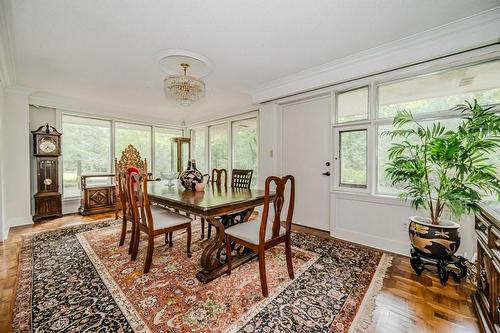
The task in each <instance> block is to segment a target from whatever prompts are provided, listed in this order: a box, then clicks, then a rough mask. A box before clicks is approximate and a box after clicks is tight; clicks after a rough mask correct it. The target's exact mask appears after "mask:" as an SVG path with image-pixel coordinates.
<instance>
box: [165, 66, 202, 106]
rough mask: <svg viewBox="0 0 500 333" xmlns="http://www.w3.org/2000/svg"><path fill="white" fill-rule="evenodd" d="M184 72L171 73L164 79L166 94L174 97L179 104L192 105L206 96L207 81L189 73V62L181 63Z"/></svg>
mask: <svg viewBox="0 0 500 333" xmlns="http://www.w3.org/2000/svg"><path fill="white" fill-rule="evenodd" d="M180 66H181V67H182V70H183V72H184V74H180V75H179V74H176V75H169V76H167V78H166V79H165V81H164V84H165V94H166V95H167V96H169V97H172V98H174V99H175V100H176V101H177V103H179V105H182V106H190V105H192V104H194V103H195V102H196V101H198V100H199V99H200V98H203V96H205V82H203V81H202V80H200V79H197V78H195V77H194V76H190V75H187V70H188V68H189V67H190V66H189V64H186V63H182V64H180Z"/></svg>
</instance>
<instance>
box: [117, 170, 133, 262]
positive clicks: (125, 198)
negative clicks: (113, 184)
mask: <svg viewBox="0 0 500 333" xmlns="http://www.w3.org/2000/svg"><path fill="white" fill-rule="evenodd" d="M127 175H129V172H127V171H123V172H119V173H118V175H117V176H118V177H117V179H118V184H117V185H118V196H119V198H120V202H121V207H122V216H123V218H122V231H121V235H120V243H119V246H122V245H123V244H124V243H125V237H126V235H127V226H128V223H129V222H131V223H132V228H131V229H132V235H131V237H130V245H129V247H128V253H129V254H131V253H132V245H133V239H134V230H135V228H134V220H133V217H132V210H131V207H130V205H131V204H130V199H129V193H128V190H127Z"/></svg>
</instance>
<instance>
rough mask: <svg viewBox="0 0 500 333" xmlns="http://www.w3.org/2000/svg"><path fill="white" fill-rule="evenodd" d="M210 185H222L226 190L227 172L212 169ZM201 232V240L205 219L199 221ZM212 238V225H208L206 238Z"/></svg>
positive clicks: (203, 233)
mask: <svg viewBox="0 0 500 333" xmlns="http://www.w3.org/2000/svg"><path fill="white" fill-rule="evenodd" d="M209 182H210V185H212V186H217V187H219V188H220V187H221V186H222V185H224V188H227V170H226V169H212V176H211V177H210V180H209ZM201 230H203V231H202V237H201V238H202V239H203V238H204V235H205V219H204V218H202V219H201ZM210 236H212V225H211V224H210V223H208V233H207V238H210Z"/></svg>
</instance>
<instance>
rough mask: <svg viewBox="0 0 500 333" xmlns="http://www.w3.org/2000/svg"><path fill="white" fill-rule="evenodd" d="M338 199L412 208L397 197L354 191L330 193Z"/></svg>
mask: <svg viewBox="0 0 500 333" xmlns="http://www.w3.org/2000/svg"><path fill="white" fill-rule="evenodd" d="M330 194H331V195H333V196H334V197H335V198H336V199H345V200H354V201H362V202H372V203H379V204H385V205H392V206H402V207H411V204H410V203H409V202H405V201H401V200H400V199H399V198H398V197H397V196H392V195H384V194H371V193H362V192H354V191H339V190H334V191H331V192H330Z"/></svg>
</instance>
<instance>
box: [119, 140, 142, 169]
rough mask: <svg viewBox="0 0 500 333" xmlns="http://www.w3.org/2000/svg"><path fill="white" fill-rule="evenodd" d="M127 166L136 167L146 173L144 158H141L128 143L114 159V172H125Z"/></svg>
mask: <svg viewBox="0 0 500 333" xmlns="http://www.w3.org/2000/svg"><path fill="white" fill-rule="evenodd" d="M129 167H136V168H137V169H139V171H140V172H141V173H142V174H146V173H148V168H147V162H146V160H144V161H143V160H142V159H141V154H140V153H139V151H138V150H137V149H136V148H135V147H134V146H133V145H128V146H127V148H125V150H124V151H122V156H121V157H120V159H119V160H117V159H115V173H117V174H118V173H119V172H125V171H127V169H128V168H129Z"/></svg>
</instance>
